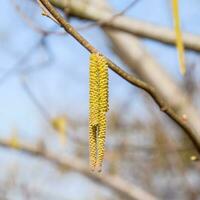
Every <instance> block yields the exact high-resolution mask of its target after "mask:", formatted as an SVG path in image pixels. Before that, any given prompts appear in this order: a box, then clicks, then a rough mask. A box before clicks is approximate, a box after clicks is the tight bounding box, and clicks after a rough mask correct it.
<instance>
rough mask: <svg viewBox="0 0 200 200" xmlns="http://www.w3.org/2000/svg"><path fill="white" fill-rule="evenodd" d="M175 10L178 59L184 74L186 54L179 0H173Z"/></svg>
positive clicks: (174, 19)
mask: <svg viewBox="0 0 200 200" xmlns="http://www.w3.org/2000/svg"><path fill="white" fill-rule="evenodd" d="M172 10H173V21H174V29H175V33H176V46H177V51H178V60H179V65H180V71H181V73H182V74H183V75H184V74H185V73H186V64H185V55H184V44H183V38H182V33H181V25H180V19H179V0H172Z"/></svg>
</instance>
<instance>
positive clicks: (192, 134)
mask: <svg viewBox="0 0 200 200" xmlns="http://www.w3.org/2000/svg"><path fill="white" fill-rule="evenodd" d="M40 1H41V3H42V4H43V5H44V6H45V8H46V9H47V10H48V12H50V13H51V15H52V16H53V17H54V18H55V19H56V20H57V21H58V22H59V23H60V25H61V26H62V27H63V28H64V29H65V31H66V32H67V33H69V34H70V35H71V36H72V37H74V39H76V40H77V41H78V42H79V43H80V44H81V45H82V46H83V47H85V49H87V50H88V51H89V52H90V53H98V54H101V53H100V52H99V51H98V50H97V49H96V48H94V47H93V46H92V45H91V44H90V43H89V42H88V41H87V40H86V39H85V38H83V37H82V36H81V35H80V34H79V33H78V32H77V31H76V30H75V29H74V28H73V27H72V26H71V25H70V24H69V23H68V22H67V21H66V20H65V19H64V18H63V17H62V16H61V15H60V14H59V13H58V12H57V11H56V9H55V8H54V7H53V6H52V5H51V3H50V2H49V1H48V0H40ZM101 55H103V54H101ZM103 56H104V55H103ZM104 57H105V58H106V59H107V62H108V64H109V68H110V69H112V70H113V71H114V72H115V73H117V74H118V75H119V76H121V77H122V78H123V79H125V80H126V81H128V82H129V83H130V84H132V85H134V86H137V87H138V88H141V89H143V90H144V91H146V92H147V93H148V94H149V95H150V96H151V97H152V98H153V99H154V101H155V102H156V103H157V105H158V106H159V107H160V109H161V111H163V112H165V113H166V114H167V115H168V116H169V117H170V118H171V119H172V120H173V121H175V122H176V124H177V125H179V127H180V128H182V129H183V130H184V131H185V133H186V134H187V135H188V137H189V138H190V139H191V141H192V143H193V144H194V146H195V148H196V150H197V151H198V152H199V153H200V137H199V134H198V133H196V131H195V130H194V129H193V128H192V127H191V126H190V125H189V124H187V123H185V122H184V120H183V119H182V116H179V115H177V114H176V113H175V112H174V110H173V109H172V108H171V107H170V106H169V105H168V104H167V103H166V102H165V101H164V100H163V99H162V97H161V96H160V95H159V94H158V93H157V91H156V90H155V88H153V87H152V86H151V85H149V84H147V83H145V82H143V81H141V80H139V79H137V78H135V77H134V76H133V75H130V74H128V73H127V72H125V71H124V70H122V69H121V68H120V67H118V66H117V65H116V64H115V63H113V62H112V61H111V60H110V59H108V58H107V57H106V56H104Z"/></svg>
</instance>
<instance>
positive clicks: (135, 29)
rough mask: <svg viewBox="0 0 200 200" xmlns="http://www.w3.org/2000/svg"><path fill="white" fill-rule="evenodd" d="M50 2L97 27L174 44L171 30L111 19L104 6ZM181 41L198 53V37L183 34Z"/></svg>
mask: <svg viewBox="0 0 200 200" xmlns="http://www.w3.org/2000/svg"><path fill="white" fill-rule="evenodd" d="M50 2H51V3H52V4H53V5H55V6H56V7H57V8H60V9H62V10H63V9H64V8H65V7H68V11H69V14H71V15H74V16H76V17H77V16H78V17H80V18H83V19H88V20H92V21H96V22H97V25H98V22H100V25H102V26H105V27H108V28H113V29H116V30H121V31H123V32H127V33H130V34H133V35H137V36H140V37H144V38H149V39H152V40H156V41H159V42H162V43H166V44H169V45H175V44H176V36H175V33H174V31H173V30H171V29H169V28H166V27H161V26H159V25H154V24H151V23H148V22H144V21H140V20H136V19H132V18H130V17H126V16H121V15H119V16H118V17H115V18H114V19H112V16H113V12H112V11H111V10H110V9H108V8H107V7H106V6H104V7H103V8H102V5H98V4H97V3H96V2H95V4H92V3H91V5H90V4H86V3H85V2H84V1H81V0H76V1H70V0H65V1H63V0H50ZM110 19H112V20H110ZM183 41H184V45H185V48H187V49H191V50H194V51H200V43H199V41H200V36H197V35H194V34H190V33H183Z"/></svg>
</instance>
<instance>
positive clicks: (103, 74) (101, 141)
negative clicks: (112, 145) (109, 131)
mask: <svg viewBox="0 0 200 200" xmlns="http://www.w3.org/2000/svg"><path fill="white" fill-rule="evenodd" d="M98 66H99V91H100V94H99V98H100V103H99V109H100V116H99V132H98V137H97V150H98V154H97V163H96V169H97V170H98V171H101V166H102V163H103V158H104V152H105V137H106V112H107V111H108V64H107V62H106V60H105V59H104V58H103V57H101V58H99V59H98Z"/></svg>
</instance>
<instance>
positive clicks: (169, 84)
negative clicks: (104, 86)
mask: <svg viewBox="0 0 200 200" xmlns="http://www.w3.org/2000/svg"><path fill="white" fill-rule="evenodd" d="M71 1H72V2H73V1H74V0H71ZM63 2H65V1H64V0H63ZM66 2H67V1H66ZM77 2H82V3H83V4H85V6H86V7H85V11H87V9H86V8H87V6H91V5H92V6H94V7H95V8H98V10H99V11H101V12H100V13H102V15H103V14H104V13H109V14H110V15H111V14H112V13H113V14H115V13H118V12H120V11H123V10H124V9H125V8H127V6H128V5H131V2H133V1H131V0H126V1H118V0H109V1H107V2H104V1H98V0H87V1H86V0H82V1H81V0H79V1H77ZM52 3H54V5H55V6H57V7H59V8H60V10H59V12H60V13H62V14H63V16H65V17H66V18H67V19H68V20H69V21H70V23H71V24H72V25H73V26H74V27H76V29H77V30H79V32H80V33H81V34H82V35H83V36H84V37H85V38H86V39H87V40H88V41H89V42H91V44H92V45H94V46H95V47H96V48H97V49H98V50H100V51H101V52H103V53H104V54H105V55H106V56H108V57H109V58H110V59H112V60H113V61H114V62H115V63H117V64H118V65H119V66H121V67H122V68H123V69H125V70H126V71H128V72H130V73H132V74H134V75H135V76H137V77H140V78H141V79H142V80H144V81H146V82H148V83H149V84H151V85H153V86H154V87H155V88H156V89H157V90H158V91H159V92H160V95H161V96H163V97H164V98H165V99H166V101H167V102H168V103H169V104H170V105H171V106H172V107H173V108H174V109H175V110H176V112H177V113H180V114H181V115H182V116H183V120H186V121H187V120H192V122H191V124H192V126H193V127H194V128H196V127H199V124H200V118H199V110H200V98H199V94H200V68H199V65H200V57H199V52H198V51H197V50H195V49H192V47H191V48H190V49H187V50H186V51H185V54H186V55H185V57H186V64H187V73H186V75H185V76H184V77H183V76H182V75H181V74H180V72H179V64H178V58H177V51H176V48H175V46H174V45H169V44H164V43H163V42H161V41H159V40H152V39H149V38H148V37H141V35H140V34H138V35H137V36H136V35H135V34H131V33H123V31H122V32H119V34H117V33H116V32H117V30H114V31H113V30H112V29H109V28H108V29H106V28H104V27H101V26H100V25H99V24H98V22H97V23H95V24H94V22H92V20H87V17H82V15H84V11H83V13H82V14H81V16H79V15H78V14H77V16H76V13H73V10H70V6H69V7H68V9H64V8H65V7H62V6H61V5H62V0H59V1H52ZM58 4H59V5H58ZM72 4H73V3H72ZM179 4H180V18H181V26H182V31H183V32H189V33H191V34H193V35H198V34H200V20H199V19H200V12H199V9H200V2H199V1H198V0H190V1H183V0H180V1H179ZM65 5H66V4H65ZM108 5H109V6H111V7H112V9H113V10H115V11H111V10H110V8H107V6H108ZM98 6H99V7H98ZM101 9H102V10H101ZM83 10H84V9H83ZM0 13H1V14H0V16H1V18H0V60H1V62H0V120H1V123H0V141H4V140H11V141H12V144H13V143H15V145H16V143H19V142H20V143H23V144H27V145H30V146H37V147H40V148H45V149H48V150H49V151H51V152H53V153H54V154H55V155H57V156H58V158H59V157H60V156H62V155H64V156H65V155H66V156H67V157H70V159H71V160H72V161H73V159H75V160H76V159H79V160H80V161H81V162H83V163H84V164H85V166H87V165H88V90H89V88H88V73H89V71H88V67H89V53H88V52H87V51H86V50H85V49H84V48H83V47H82V46H81V45H80V44H78V43H77V42H76V41H75V40H74V39H73V38H72V37H71V36H69V35H68V34H64V31H63V30H62V29H61V28H60V27H59V26H58V25H57V24H55V23H54V22H53V21H52V20H50V19H48V18H46V17H43V16H42V15H41V9H40V8H39V6H38V4H37V2H36V1H35V0H34V1H32V0H28V1H27V0H1V7H0ZM113 14H112V15H113ZM97 15H98V12H97V13H96V16H97ZM120 17H122V18H123V17H125V18H128V19H133V20H135V22H138V23H140V24H141V26H142V27H143V26H144V28H145V27H146V25H147V24H154V26H156V27H158V28H159V27H161V28H162V27H166V28H168V29H171V30H172V29H173V19H172V9H171V1H169V0H151V1H147V0H138V1H137V2H136V3H135V4H134V5H132V6H129V7H128V9H126V10H124V12H123V13H121V14H120ZM83 18H86V19H83ZM88 18H89V17H88ZM91 19H92V17H91ZM97 19H98V17H97ZM116 20H117V19H116ZM143 23H144V24H143ZM168 29H167V30H168ZM155 31H156V30H155ZM166 33H167V32H166ZM115 34H116V35H115ZM129 38H130V39H129ZM120 41H121V44H124V46H123V45H121V44H120ZM127 41H129V42H128V43H127ZM197 41H198V42H199V43H200V40H197ZM127 44H129V45H127ZM109 101H110V106H109V107H110V110H109V112H108V115H107V119H108V126H107V138H106V153H105V160H104V166H103V172H102V174H101V176H102V178H103V177H104V174H109V175H110V176H111V177H112V176H117V177H120V180H124V181H126V182H128V183H130V185H133V186H134V185H136V186H137V187H139V188H141V189H142V190H144V191H147V192H148V193H150V194H152V195H153V196H155V197H156V198H158V199H166V200H168V199H170V200H171V199H174V200H178V199H181V200H185V199H186V200H187V199H200V162H199V155H198V153H197V152H196V150H195V148H194V147H193V145H192V143H191V141H190V140H189V139H188V137H186V134H185V133H184V132H183V131H182V130H181V129H180V127H178V126H177V124H175V123H174V122H173V121H172V120H171V119H170V118H169V117H167V116H166V114H164V113H163V112H161V111H160V109H159V107H158V106H157V105H156V104H155V102H154V101H153V100H152V98H151V97H150V96H149V95H148V94H147V93H145V92H144V91H142V90H141V89H139V88H136V87H134V86H132V85H130V84H129V83H128V82H126V81H125V80H123V79H122V78H121V77H119V76H118V75H117V74H115V73H114V72H113V71H111V70H109ZM199 130H200V129H199ZM0 143H1V142H0ZM0 146H1V147H0V172H1V173H0V199H2V200H4V199H5V200H6V199H8V200H18V199H19V200H22V199H44V200H45V199H48V200H50V199H54V200H61V199H65V200H72V199H73V200H75V199H77V200H78V199H80V200H84V199H99V200H100V199H102V200H103V199H105V200H109V199H126V197H125V196H121V195H119V193H118V192H116V191H113V189H112V188H110V187H108V186H107V185H106V184H104V183H100V182H99V181H98V180H96V181H95V180H93V179H92V178H91V177H92V176H93V175H89V176H87V175H85V174H84V173H81V171H79V170H77V169H73V167H70V168H69V169H67V168H62V167H58V166H55V165H54V164H52V163H51V162H48V161H46V159H43V158H42V157H40V158H38V157H35V156H33V155H32V156H31V155H27V154H25V153H24V152H18V151H16V150H11V149H9V148H5V147H3V146H2V145H1V144H0ZM74 165H75V164H74ZM141 199H142V198H141Z"/></svg>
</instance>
